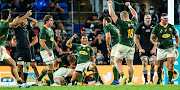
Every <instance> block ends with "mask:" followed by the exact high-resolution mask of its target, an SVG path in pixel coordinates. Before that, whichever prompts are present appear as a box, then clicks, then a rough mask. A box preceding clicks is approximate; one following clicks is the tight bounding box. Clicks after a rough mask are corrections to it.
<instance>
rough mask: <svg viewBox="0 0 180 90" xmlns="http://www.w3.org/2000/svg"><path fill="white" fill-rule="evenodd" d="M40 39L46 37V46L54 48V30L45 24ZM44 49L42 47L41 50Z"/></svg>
mask: <svg viewBox="0 0 180 90" xmlns="http://www.w3.org/2000/svg"><path fill="white" fill-rule="evenodd" d="M39 38H40V39H45V40H46V42H45V44H46V46H47V47H48V49H49V50H53V45H54V32H53V29H52V28H47V27H46V26H44V27H43V28H42V29H41V31H40V35H39ZM43 50H44V49H43V48H42V47H40V51H43Z"/></svg>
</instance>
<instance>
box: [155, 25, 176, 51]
mask: <svg viewBox="0 0 180 90" xmlns="http://www.w3.org/2000/svg"><path fill="white" fill-rule="evenodd" d="M152 34H155V35H156V36H157V37H158V40H157V42H160V46H159V47H158V48H161V49H167V48H171V47H174V45H173V39H172V38H173V35H175V34H177V31H176V29H175V27H174V26H173V25H171V24H168V25H167V27H166V28H164V27H163V26H162V24H161V23H159V24H157V25H156V26H155V27H154V28H153V31H152Z"/></svg>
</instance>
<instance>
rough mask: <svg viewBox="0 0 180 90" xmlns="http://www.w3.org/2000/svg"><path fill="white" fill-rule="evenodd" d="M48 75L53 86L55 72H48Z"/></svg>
mask: <svg viewBox="0 0 180 90" xmlns="http://www.w3.org/2000/svg"><path fill="white" fill-rule="evenodd" d="M47 73H48V77H49V79H50V82H51V84H53V83H54V80H53V72H52V70H48V71H47Z"/></svg>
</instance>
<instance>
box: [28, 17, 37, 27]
mask: <svg viewBox="0 0 180 90" xmlns="http://www.w3.org/2000/svg"><path fill="white" fill-rule="evenodd" d="M27 19H28V20H31V21H32V22H31V24H32V26H33V27H35V26H36V24H37V23H38V21H37V20H36V19H34V18H32V17H27Z"/></svg>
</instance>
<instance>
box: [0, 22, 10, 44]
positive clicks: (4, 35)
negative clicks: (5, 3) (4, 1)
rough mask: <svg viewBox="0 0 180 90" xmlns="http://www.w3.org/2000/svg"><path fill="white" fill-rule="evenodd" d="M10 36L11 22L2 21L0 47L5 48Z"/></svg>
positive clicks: (0, 23)
mask: <svg viewBox="0 0 180 90" xmlns="http://www.w3.org/2000/svg"><path fill="white" fill-rule="evenodd" d="M8 34H9V22H4V21H2V20H1V21H0V45H2V46H5V44H6V40H7V38H8Z"/></svg>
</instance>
